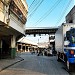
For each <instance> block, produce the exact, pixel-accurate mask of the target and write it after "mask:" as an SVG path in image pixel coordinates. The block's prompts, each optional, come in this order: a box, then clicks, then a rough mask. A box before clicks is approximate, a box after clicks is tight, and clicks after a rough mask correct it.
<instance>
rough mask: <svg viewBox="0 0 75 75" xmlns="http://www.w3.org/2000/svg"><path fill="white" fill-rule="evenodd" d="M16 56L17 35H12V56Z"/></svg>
mask: <svg viewBox="0 0 75 75" xmlns="http://www.w3.org/2000/svg"><path fill="white" fill-rule="evenodd" d="M15 56H16V36H15V35H12V36H11V58H15Z"/></svg>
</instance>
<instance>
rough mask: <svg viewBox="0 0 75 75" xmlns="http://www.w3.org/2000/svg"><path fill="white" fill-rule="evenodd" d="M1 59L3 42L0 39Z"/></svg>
mask: <svg viewBox="0 0 75 75" xmlns="http://www.w3.org/2000/svg"><path fill="white" fill-rule="evenodd" d="M1 57H2V40H1V38H0V59H1Z"/></svg>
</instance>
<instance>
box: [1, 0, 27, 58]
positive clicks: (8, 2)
mask: <svg viewBox="0 0 75 75" xmlns="http://www.w3.org/2000/svg"><path fill="white" fill-rule="evenodd" d="M27 13H28V6H27V4H26V0H0V59H1V58H15V55H16V41H17V40H18V39H19V38H20V37H22V36H23V35H25V32H24V25H25V23H26V21H27Z"/></svg>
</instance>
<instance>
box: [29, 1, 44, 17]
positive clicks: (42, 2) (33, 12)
mask: <svg viewBox="0 0 75 75" xmlns="http://www.w3.org/2000/svg"><path fill="white" fill-rule="evenodd" d="M43 1H44V0H41V1H40V2H39V3H38V5H37V6H36V8H35V9H34V10H33V12H32V13H31V14H30V15H29V16H28V18H31V16H32V15H33V14H34V13H35V11H36V10H37V9H38V8H39V7H40V5H41V4H42V3H43Z"/></svg>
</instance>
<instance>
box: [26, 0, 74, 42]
mask: <svg viewBox="0 0 75 75" xmlns="http://www.w3.org/2000/svg"><path fill="white" fill-rule="evenodd" d="M26 2H27V4H28V17H27V22H26V25H25V26H26V28H31V27H58V26H60V25H61V24H62V23H63V22H65V16H66V15H67V14H68V13H69V11H70V10H71V9H72V8H73V6H74V4H75V0H26ZM32 2H33V3H32ZM48 37H49V36H48V35H47V36H45V35H44V36H41V38H40V36H37V37H33V35H30V36H27V38H28V39H31V40H32V41H34V42H37V43H38V42H48V41H49V40H48ZM33 39H34V40H33Z"/></svg>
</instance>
